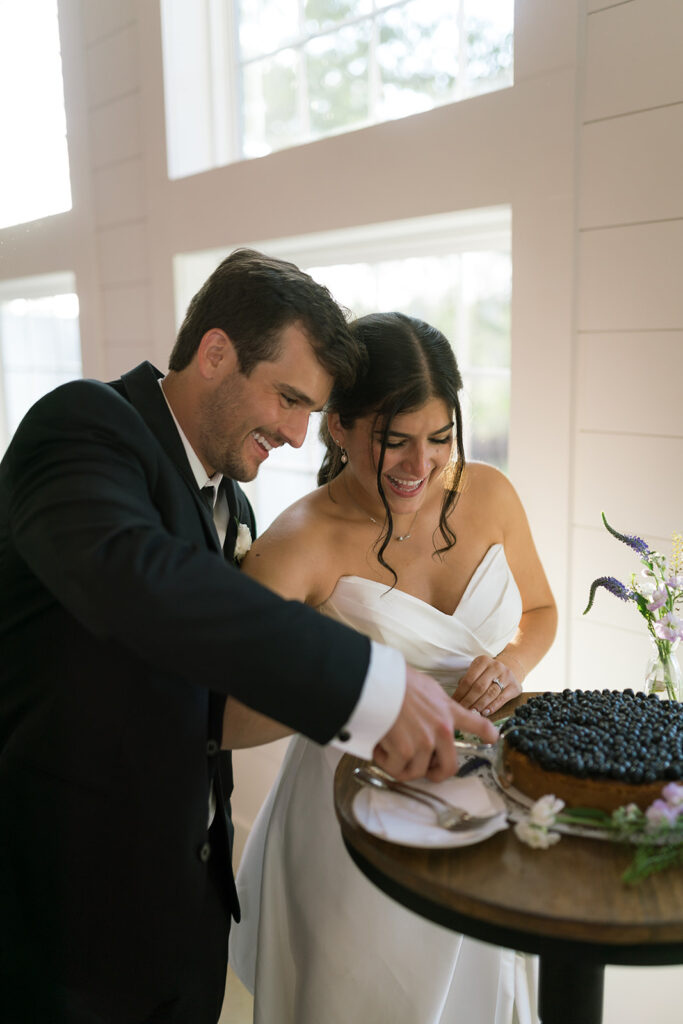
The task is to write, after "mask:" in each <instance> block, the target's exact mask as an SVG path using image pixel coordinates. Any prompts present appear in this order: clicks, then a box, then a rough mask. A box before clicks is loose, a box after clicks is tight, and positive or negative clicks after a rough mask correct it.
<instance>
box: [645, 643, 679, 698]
mask: <svg viewBox="0 0 683 1024" xmlns="http://www.w3.org/2000/svg"><path fill="white" fill-rule="evenodd" d="M644 690H645V693H648V694H649V693H654V694H656V695H657V697H660V698H661V699H662V700H683V672H681V666H680V664H679V662H678V658H677V657H676V652H675V651H674V650H672V649H671V644H667V645H666V648H664V645H662V646H661V647H660V646H659V645H655V644H653V647H652V656H651V658H650V660H649V661H648V663H647V668H646V670H645V686H644Z"/></svg>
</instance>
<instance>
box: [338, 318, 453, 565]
mask: <svg viewBox="0 0 683 1024" xmlns="http://www.w3.org/2000/svg"><path fill="white" fill-rule="evenodd" d="M349 329H350V331H351V333H352V334H353V335H354V336H355V338H356V339H357V340H358V341H359V342H360V344H361V345H362V347H363V348H364V349H365V350H366V352H367V364H366V369H365V372H363V373H361V374H360V375H359V376H358V377H357V378H356V382H355V383H354V384H353V385H352V386H351V387H344V386H342V385H338V384H335V386H334V387H333V389H332V394H331V395H330V399H329V401H328V403H327V406H326V411H327V412H335V413H337V414H338V416H339V418H340V420H341V423H342V426H344V427H346V428H347V429H349V428H350V427H353V425H354V423H355V421H356V420H357V419H360V418H361V417H363V416H369V415H372V414H373V413H374V415H375V422H374V426H373V430H374V431H378V432H379V433H380V434H381V449H380V454H379V460H378V463H377V491H378V493H379V496H380V498H381V500H382V504H383V505H384V511H385V516H386V521H385V527H384V530H383V533H382V537H381V542H382V543H381V545H380V548H379V551H378V552H377V559H378V561H379V562H380V564H381V565H383V566H384V567H385V568H386V569H388V570H389V572H391V573H392V575H393V576H394V577H395V576H396V573H395V572H394V571H393V569H392V568H391V566H389V565H388V564H387V563H386V562H385V560H384V557H383V556H384V552H385V551H386V549H387V545H388V544H389V541H390V540H391V538H392V536H393V532H394V523H393V519H392V515H391V509H390V508H389V503H388V501H387V498H386V495H385V493H384V488H383V487H382V468H383V466H384V457H385V453H386V448H387V439H388V437H389V431H390V430H391V425H392V422H393V420H394V418H395V417H396V416H399V415H400V414H402V413H407V412H414V411H415V410H417V409H420V408H422V406H423V405H425V404H426V403H427V402H428V401H430V399H432V398H440V399H441V400H442V401H443V402H444V403H445V405H446V407H447V408H448V409H449V410H452V412H453V418H454V421H455V453H454V458H453V461H452V462H451V465H450V466H449V467H448V468H447V470H446V473H445V474H444V496H443V502H442V505H441V515H440V517H439V527H438V528H439V532H440V534H441V538H442V540H443V544H442V545H441V546H440V547H437V546H436V542H435V551H436V552H437V554H438V553H440V552H443V551H448V550H449V548H452V547H453V545H454V544H455V534H454V532H453V530H452V529H451V527H450V526H449V524H448V516H449V514H450V512H451V511H452V509H453V508H454V506H455V503H456V501H457V500H458V495H459V490H458V488H459V485H460V480H461V478H462V473H463V469H464V467H465V452H464V448H463V440H462V412H461V409H460V402H459V400H458V391H460V389H461V388H462V377H461V376H460V371H459V370H458V364H457V363H456V360H455V356H454V354H453V349H452V348H451V346H450V343H449V342H448V340H447V339H446V338H445V337H444V335H443V334H442V333H441V331H438V330H437V329H436V327H432V326H431V325H430V324H427V323H425V322H424V320H418V319H416V318H415V317H412V316H406V315H405V314H403V313H371V314H369V315H368V316H362V317H359V318H358V319H357V320H354V321H352V322H351V324H349ZM320 437H321V440H322V442H323V444H324V445H325V448H326V451H325V456H324V458H323V462H322V465H321V467H320V470H319V472H318V484H327V483H329V482H330V481H331V480H334V478H335V477H336V476H338V475H339V473H341V472H342V470H343V468H344V466H343V463H342V461H341V451H340V449H339V447H338V446H337V445H336V444H335V443H334V441H333V440H332V437H331V435H330V432H329V429H328V427H327V421H326V419H325V417H323V422H322V425H321V427H320Z"/></svg>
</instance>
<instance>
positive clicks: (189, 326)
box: [169, 249, 363, 387]
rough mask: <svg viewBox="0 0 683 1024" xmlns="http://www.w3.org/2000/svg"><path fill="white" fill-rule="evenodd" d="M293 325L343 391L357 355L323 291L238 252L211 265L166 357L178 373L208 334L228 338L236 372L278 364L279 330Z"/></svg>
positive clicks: (286, 266) (299, 273) (291, 268)
mask: <svg viewBox="0 0 683 1024" xmlns="http://www.w3.org/2000/svg"><path fill="white" fill-rule="evenodd" d="M291 324H297V325H299V326H300V327H301V328H302V329H303V330H304V331H305V333H306V334H307V335H308V339H309V341H310V343H311V345H312V347H313V349H314V351H315V353H316V356H317V358H318V361H319V362H320V364H321V365H322V366H323V367H324V368H325V370H327V372H328V373H329V374H330V375H331V376H332V377H333V378H334V379H335V381H339V382H340V383H341V384H342V385H343V386H345V387H348V386H350V385H352V384H353V382H354V380H355V378H356V374H357V372H358V370H359V369H360V367H361V366H362V365H363V350H362V346H361V345H359V343H358V341H357V340H356V339H355V338H354V337H353V335H352V334H351V332H350V331H349V328H348V325H347V322H346V317H345V315H344V312H343V311H342V309H341V307H340V306H339V305H338V304H337V303H336V302H335V301H334V299H333V298H332V296H331V295H330V293H329V291H328V290H327V288H325V287H324V285H321V284H318V283H317V282H316V281H314V280H313V278H312V277H311V276H310V275H309V274H306V273H304V271H303V270H299V268H298V267H297V266H295V265H294V264H293V263H288V262H287V261H286V260H279V259H275V258H274V257H271V256H265V255H264V254H263V253H260V252H256V251H255V250H254V249H236V250H235V251H234V252H232V253H231V254H230V255H229V256H227V257H226V258H225V259H224V260H223V261H222V263H219V265H218V266H217V267H216V269H215V270H214V272H213V273H212V274H211V276H210V277H209V278H208V279H207V280H206V281H205V283H204V284H203V285H202V287H201V288H200V289H199V291H198V292H197V294H196V295H195V296H194V298H193V299H192V300H191V301H190V304H189V306H188V307H187V313H186V314H185V319H184V320H183V323H182V326H181V328H180V330H179V331H178V337H177V340H176V343H175V345H174V346H173V351H172V352H171V357H170V360H169V368H170V369H171V370H176V371H179V370H184V369H185V368H186V367H187V366H188V365H189V364H190V362H191V361H192V359H193V358H194V355H195V353H196V352H197V349H198V348H199V343H200V341H201V340H202V338H203V337H204V335H205V334H206V332H207V331H210V330H211V329H212V328H220V330H222V331H225V333H226V334H227V335H228V337H229V338H230V341H231V342H232V344H233V346H234V348H235V351H236V353H237V359H238V363H239V369H240V372H241V373H243V374H245V376H249V374H250V373H251V371H252V370H253V369H254V367H255V366H256V365H257V363H261V362H264V361H271V360H273V359H276V358H277V356H278V352H279V347H280V335H281V332H282V331H283V330H284V329H285V328H286V327H289V326H290V325H291Z"/></svg>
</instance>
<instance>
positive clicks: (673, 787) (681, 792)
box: [662, 782, 683, 814]
mask: <svg viewBox="0 0 683 1024" xmlns="http://www.w3.org/2000/svg"><path fill="white" fill-rule="evenodd" d="M662 796H663V797H664V799H665V800H666V802H667V803H668V804H669V806H670V807H678V808H679V812H678V813H679V814H681V813H683V786H682V785H681V784H680V782H667V784H666V786H665V787H664V789H663V790H662Z"/></svg>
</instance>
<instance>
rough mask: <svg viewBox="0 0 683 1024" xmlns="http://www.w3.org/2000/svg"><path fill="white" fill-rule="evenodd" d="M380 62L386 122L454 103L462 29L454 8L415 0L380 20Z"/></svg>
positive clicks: (434, 1) (433, 0)
mask: <svg viewBox="0 0 683 1024" xmlns="http://www.w3.org/2000/svg"><path fill="white" fill-rule="evenodd" d="M377 62H378V64H379V67H380V71H381V77H382V98H381V101H380V103H379V110H378V113H379V114H380V115H381V116H382V117H401V116H404V115H406V114H409V113H417V112H419V111H421V110H429V109H431V107H433V106H434V105H435V103H439V102H441V103H442V102H444V101H446V100H448V99H449V98H451V96H452V94H453V92H454V89H455V86H456V84H457V75H458V27H457V19H456V12H455V11H454V10H453V5H452V4H448V5H446V4H445V3H443V0H413V3H409V4H407V5H406V6H405V7H398V8H393V9H391V10H389V11H387V13H386V14H385V15H383V16H382V17H381V18H380V19H379V45H378V47H377Z"/></svg>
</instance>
